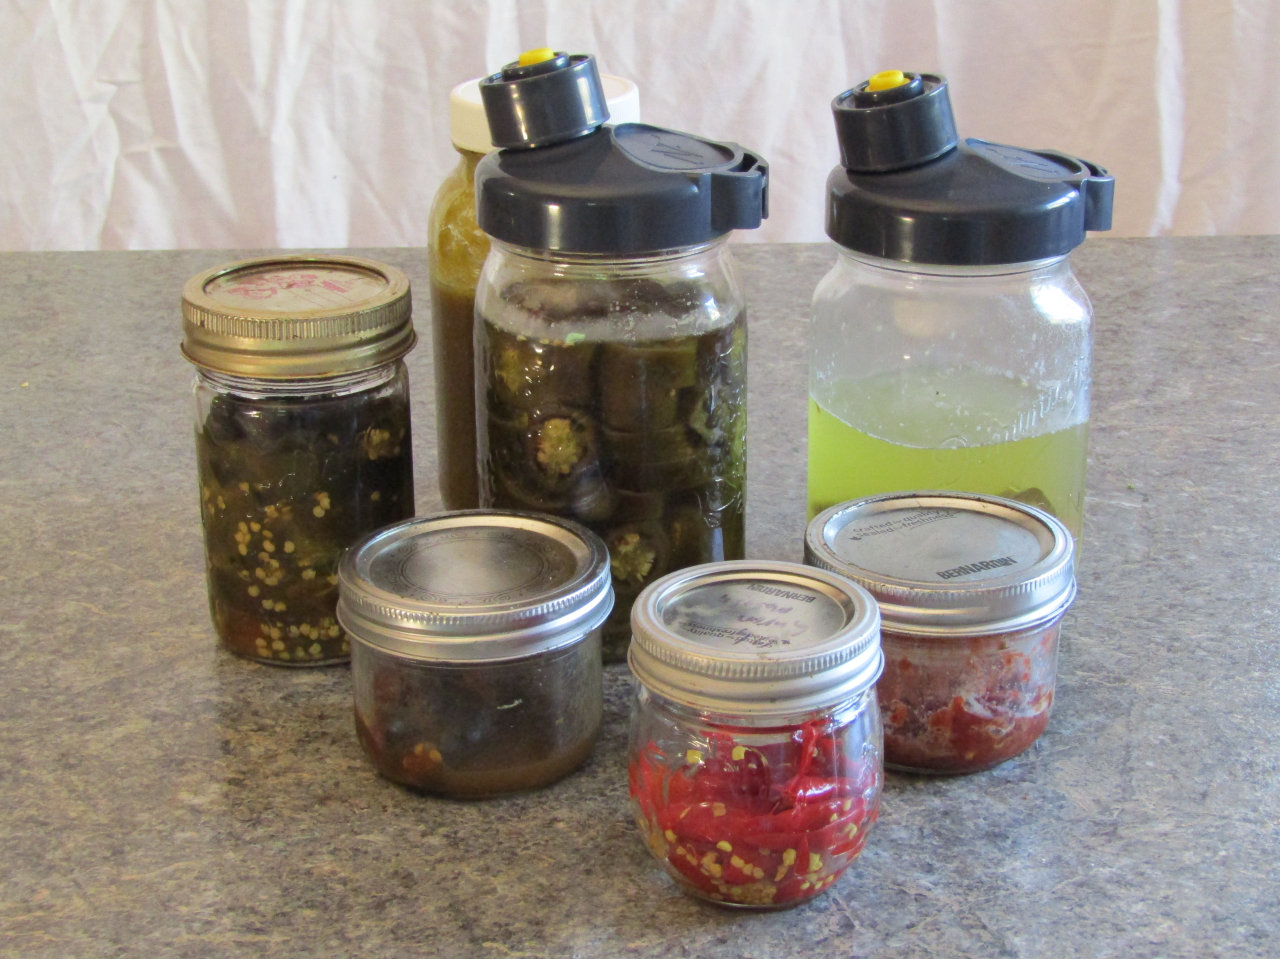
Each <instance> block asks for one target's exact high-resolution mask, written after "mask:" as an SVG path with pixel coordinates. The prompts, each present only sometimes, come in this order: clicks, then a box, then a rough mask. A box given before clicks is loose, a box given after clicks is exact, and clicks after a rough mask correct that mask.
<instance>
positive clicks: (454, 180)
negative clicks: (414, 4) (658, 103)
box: [427, 74, 640, 510]
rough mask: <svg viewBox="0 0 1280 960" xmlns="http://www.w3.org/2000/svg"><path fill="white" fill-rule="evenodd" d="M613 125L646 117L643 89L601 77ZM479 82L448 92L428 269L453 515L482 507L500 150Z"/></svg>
mask: <svg viewBox="0 0 1280 960" xmlns="http://www.w3.org/2000/svg"><path fill="white" fill-rule="evenodd" d="M600 80H601V83H602V85H603V87H604V93H605V97H606V101H607V103H608V108H609V116H610V119H611V120H612V121H613V122H614V123H634V122H636V121H638V120H639V119H640V92H639V90H638V89H637V87H636V85H635V84H634V83H632V82H631V81H630V80H625V79H623V78H622V77H614V76H609V75H608V74H603V75H601V77H600ZM479 84H480V81H479V80H468V81H467V82H466V83H461V84H459V85H458V86H456V87H454V88H453V90H452V91H451V92H450V94H449V139H450V141H451V142H452V144H453V148H454V149H455V150H456V151H457V152H458V155H459V160H458V164H457V166H455V167H454V168H453V170H452V171H451V172H450V173H449V175H448V176H447V177H445V179H444V182H443V183H441V184H440V189H439V190H438V191H437V192H436V197H435V201H434V202H433V203H432V205H431V217H430V221H429V223H430V226H429V228H428V231H427V267H428V271H429V274H430V277H431V336H432V351H433V352H432V360H433V362H434V364H435V374H436V457H437V471H438V477H439V481H440V496H441V498H442V499H443V500H444V505H445V507H446V508H447V509H449V510H467V509H471V508H473V507H475V506H476V505H477V504H479V502H480V498H479V488H478V484H477V479H476V390H475V353H474V349H473V346H472V337H473V334H474V328H475V323H474V318H475V299H476V284H477V283H478V282H479V280H480V269H481V267H483V266H484V260H485V257H486V256H488V254H489V238H488V236H486V234H485V233H484V231H483V230H481V229H480V227H479V226H478V225H477V224H476V164H478V163H479V162H480V161H481V160H482V159H484V155H485V154H486V153H488V152H490V151H491V150H493V144H492V143H490V141H489V127H488V124H487V123H486V121H485V116H484V105H483V104H482V103H481V101H480V86H479Z"/></svg>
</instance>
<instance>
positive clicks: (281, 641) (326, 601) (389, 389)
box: [196, 363, 414, 665]
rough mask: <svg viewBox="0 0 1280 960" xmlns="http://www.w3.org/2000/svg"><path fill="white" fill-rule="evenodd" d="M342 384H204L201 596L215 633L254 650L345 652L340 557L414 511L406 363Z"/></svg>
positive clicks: (295, 657)
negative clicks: (278, 392)
mask: <svg viewBox="0 0 1280 960" xmlns="http://www.w3.org/2000/svg"><path fill="white" fill-rule="evenodd" d="M394 370H395V375H394V376H393V377H392V378H391V379H390V380H389V381H386V382H384V383H382V384H381V385H379V386H375V387H372V388H370V389H365V390H360V391H358V392H353V393H345V394H339V393H334V394H329V395H325V394H323V393H320V394H309V395H301V396H298V395H292V396H279V397H276V396H266V397H261V396H255V397H247V396H240V395H237V394H235V393H227V392H213V391H201V392H202V393H203V399H202V401H201V420H200V423H199V425H198V427H197V431H196V450H197V456H198V460H199V476H200V496H201V512H202V516H203V519H204V536H205V558H206V564H207V567H208V584H209V606H210V610H211V612H212V615H213V622H214V626H215V627H216V629H217V631H218V636H219V639H220V640H221V641H222V643H223V645H224V646H226V647H227V648H228V649H230V650H231V651H232V652H233V653H237V654H239V655H240V656H243V657H250V658H252V659H255V660H262V661H269V662H272V663H284V664H293V665H297V664H306V665H314V664H319V663H326V662H333V661H341V660H346V659H347V658H348V657H349V655H350V652H349V647H348V643H347V638H346V636H345V634H344V633H343V630H342V628H341V627H340V626H339V625H338V621H337V619H336V617H335V614H334V610H335V607H336V605H337V601H338V577H337V573H338V561H339V559H340V558H341V557H342V553H343V551H344V550H345V549H346V548H347V547H348V546H350V545H351V544H352V543H354V542H355V541H356V540H358V539H360V537H362V536H364V535H365V534H367V533H369V532H371V531H373V530H376V529H377V528H379V527H383V526H386V525H387V524H390V523H395V522H396V521H399V520H404V519H406V518H408V517H412V516H413V515H414V502H413V458H412V452H411V449H410V434H409V402H408V392H407V383H406V378H405V374H404V367H403V365H402V364H400V363H396V364H394Z"/></svg>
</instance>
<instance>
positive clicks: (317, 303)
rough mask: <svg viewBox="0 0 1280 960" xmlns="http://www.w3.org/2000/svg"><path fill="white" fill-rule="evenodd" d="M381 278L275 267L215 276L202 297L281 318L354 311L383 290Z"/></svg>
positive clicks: (323, 268)
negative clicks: (205, 296) (353, 309)
mask: <svg viewBox="0 0 1280 960" xmlns="http://www.w3.org/2000/svg"><path fill="white" fill-rule="evenodd" d="M387 286H388V284H387V279H386V277H384V276H382V275H381V274H378V273H374V272H372V271H368V270H361V269H359V268H358V267H355V266H346V265H330V264H323V263H315V264H310V263H308V264H279V265H277V266H264V267H258V268H254V269H249V270H237V271H235V272H234V273H228V274H223V275H222V276H219V277H215V278H214V279H213V280H211V281H210V282H209V283H208V284H207V285H206V286H205V288H204V290H205V293H206V294H208V295H209V296H210V297H211V298H213V299H214V300H216V301H217V302H218V303H220V304H222V305H223V306H225V307H231V308H235V309H241V310H251V311H254V312H255V313H261V312H263V311H269V312H272V313H279V314H281V315H283V316H296V315H298V314H305V313H314V312H316V311H327V310H344V309H352V308H356V307H359V306H360V305H361V304H363V303H367V302H368V301H370V300H372V299H374V298H375V297H378V296H380V295H381V294H382V293H383V292H384V291H385V290H386V289H387Z"/></svg>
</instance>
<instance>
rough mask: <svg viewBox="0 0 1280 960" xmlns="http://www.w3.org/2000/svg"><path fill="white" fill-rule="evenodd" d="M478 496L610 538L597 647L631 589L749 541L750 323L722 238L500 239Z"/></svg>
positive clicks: (485, 332) (491, 265) (482, 404)
mask: <svg viewBox="0 0 1280 960" xmlns="http://www.w3.org/2000/svg"><path fill="white" fill-rule="evenodd" d="M476 323H477V327H476V344H477V357H476V364H477V368H476V369H477V404H478V407H479V410H478V415H477V428H478V430H479V449H480V499H481V502H482V503H483V504H484V505H485V506H493V507H501V508H506V509H521V510H536V511H540V512H545V513H552V514H555V515H557V516H564V517H570V518H572V519H575V520H577V521H579V522H580V523H583V524H585V525H586V526H587V527H589V528H590V529H592V530H593V531H595V532H596V533H598V534H599V535H600V536H601V537H602V538H603V539H604V541H605V543H606V544H607V545H608V548H609V553H610V557H611V563H612V573H613V588H614V592H615V594H616V596H617V606H616V607H615V609H614V615H613V617H612V618H611V619H610V620H609V622H608V623H607V624H606V625H605V634H604V654H605V659H606V660H621V659H623V658H624V657H625V656H626V650H627V643H628V640H629V636H630V629H629V626H628V619H627V618H628V615H629V613H630V610H631V604H632V601H634V600H635V598H636V596H637V595H638V594H639V592H640V591H641V590H642V589H643V588H644V587H645V586H646V585H647V584H649V583H651V582H653V581H654V580H656V579H657V578H659V577H660V576H662V575H663V574H664V573H666V572H667V571H669V570H677V569H680V568H682V567H687V566H690V565H692V564H696V563H704V562H709V561H716V560H725V559H737V558H741V557H742V556H743V549H744V517H745V499H746V498H745V492H746V491H745V478H746V409H747V390H746V371H747V362H746V361H747V323H746V311H745V307H744V300H743V294H742V287H741V284H740V282H739V279H738V273H737V268H736V266H735V264H734V260H733V256H732V254H731V253H730V251H729V246H728V243H727V240H725V239H722V240H717V241H714V242H711V243H707V244H703V245H700V246H698V247H696V248H693V249H687V250H682V251H678V252H673V253H670V254H666V255H661V256H635V257H617V256H607V257H606V256H588V255H569V254H554V255H553V254H541V253H538V252H535V251H531V250H526V249H523V248H518V247H514V246H512V245H510V244H506V243H502V242H500V241H494V242H493V244H492V250H491V252H490V254H489V259H488V261H487V263H486V265H485V269H484V273H483V275H482V277H481V280H480V287H479V290H478V292H477V295H476Z"/></svg>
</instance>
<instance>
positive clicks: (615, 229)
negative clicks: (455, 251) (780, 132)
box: [476, 123, 769, 254]
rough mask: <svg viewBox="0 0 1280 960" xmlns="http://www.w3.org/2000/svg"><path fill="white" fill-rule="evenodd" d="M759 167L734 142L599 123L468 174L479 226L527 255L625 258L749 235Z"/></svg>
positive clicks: (764, 195) (758, 195)
mask: <svg viewBox="0 0 1280 960" xmlns="http://www.w3.org/2000/svg"><path fill="white" fill-rule="evenodd" d="M768 183H769V172H768V164H767V163H765V161H764V160H763V159H761V158H760V157H758V156H756V155H755V154H753V153H749V152H748V151H746V150H744V149H743V148H742V147H740V146H738V145H737V144H735V143H718V142H715V141H712V140H703V139H702V138H700V137H695V136H692V135H691V134H687V133H680V132H678V131H675V130H665V129H663V128H661V127H652V126H649V125H648V124H643V123H624V124H619V125H618V126H616V127H615V126H607V125H606V126H602V127H600V128H598V129H596V130H594V131H592V132H589V133H587V134H585V135H580V136H576V137H574V138H572V139H569V140H565V141H563V142H560V143H556V144H554V145H552V146H546V147H538V148H534V149H517V150H510V149H508V150H501V151H499V152H497V153H491V154H489V155H488V156H487V157H485V158H484V160H482V161H481V162H480V164H479V166H478V167H477V168H476V201H477V216H478V220H479V224H480V228H481V229H482V230H484V231H485V232H486V233H488V234H489V235H490V236H492V237H494V238H495V239H498V240H502V241H505V242H507V243H512V244H516V245H518V246H522V247H529V248H531V249H536V250H556V251H563V252H567V253H601V254H634V253H652V252H657V251H661V250H673V249H676V248H679V247H687V246H693V245H695V244H699V243H706V242H707V241H709V240H713V239H715V238H717V237H720V236H723V235H724V234H726V233H729V232H730V231H732V230H752V229H754V228H756V227H758V226H760V222H761V220H763V219H764V218H765V217H767V216H768Z"/></svg>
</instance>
